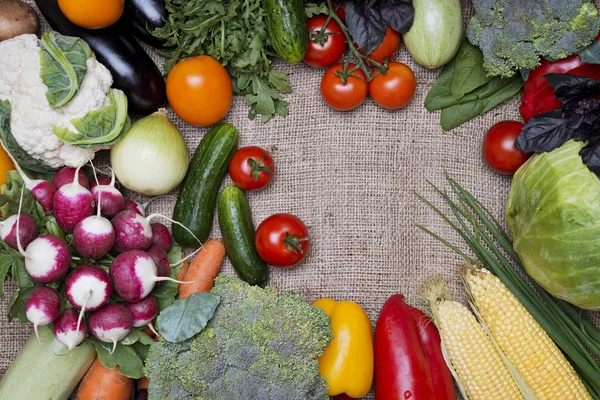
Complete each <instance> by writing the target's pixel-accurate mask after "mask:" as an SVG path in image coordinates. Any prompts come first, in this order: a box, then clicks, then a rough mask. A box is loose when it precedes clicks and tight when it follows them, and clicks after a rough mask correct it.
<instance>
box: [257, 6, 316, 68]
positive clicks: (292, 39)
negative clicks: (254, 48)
mask: <svg viewBox="0 0 600 400" xmlns="http://www.w3.org/2000/svg"><path fill="white" fill-rule="evenodd" d="M263 9H264V10H265V14H266V24H267V32H268V33H269V38H270V39H271V46H272V47H273V49H275V51H276V52H277V54H279V56H280V57H281V58H283V59H284V60H285V61H287V62H289V63H292V64H295V63H297V62H300V61H302V59H303V58H304V55H305V54H306V49H307V48H308V33H307V32H306V14H305V12H304V2H303V1H302V0H263Z"/></svg>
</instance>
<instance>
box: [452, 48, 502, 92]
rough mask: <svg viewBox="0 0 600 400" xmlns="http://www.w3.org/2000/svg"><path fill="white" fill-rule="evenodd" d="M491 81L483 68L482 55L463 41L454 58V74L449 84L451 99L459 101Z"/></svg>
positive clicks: (477, 49)
mask: <svg viewBox="0 0 600 400" xmlns="http://www.w3.org/2000/svg"><path fill="white" fill-rule="evenodd" d="M491 80H492V77H491V76H490V77H488V76H487V74H486V72H485V69H484V68H483V53H482V52H481V50H479V48H478V47H476V46H473V45H472V44H471V43H469V41H468V40H466V39H465V40H463V42H462V43H461V45H460V48H459V49H458V53H456V56H455V57H454V72H453V74H452V82H451V84H450V93H451V94H452V97H454V98H455V99H457V100H459V99H462V98H463V96H465V95H466V94H467V93H470V92H472V91H473V90H475V89H477V88H479V87H481V86H483V85H485V84H486V83H488V82H489V81H491Z"/></svg>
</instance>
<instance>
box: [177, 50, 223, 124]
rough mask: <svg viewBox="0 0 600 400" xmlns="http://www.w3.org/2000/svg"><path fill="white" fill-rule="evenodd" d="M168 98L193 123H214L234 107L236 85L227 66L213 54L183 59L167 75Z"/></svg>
mask: <svg viewBox="0 0 600 400" xmlns="http://www.w3.org/2000/svg"><path fill="white" fill-rule="evenodd" d="M167 98H168V99H169V103H170V104H171V107H172V108H173V111H175V114H177V115H178V116H179V118H181V119H182V120H184V121H185V122H187V123H188V124H190V125H195V126H210V125H213V124H215V123H217V122H219V121H220V120H221V119H223V117H224V116H225V115H226V114H227V112H228V111H229V109H230V108H231V101H232V99H233V86H232V85H231V78H230V77H229V74H228V73H227V70H226V69H225V67H223V66H222V65H221V63H220V62H218V61H217V60H215V59H214V58H212V57H210V56H198V57H194V58H189V59H187V60H183V61H180V62H179V63H177V65H175V66H174V67H173V69H171V71H170V72H169V75H168V76H167Z"/></svg>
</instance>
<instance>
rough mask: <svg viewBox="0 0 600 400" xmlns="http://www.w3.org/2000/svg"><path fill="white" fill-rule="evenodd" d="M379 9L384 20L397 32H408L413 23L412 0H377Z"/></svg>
mask: <svg viewBox="0 0 600 400" xmlns="http://www.w3.org/2000/svg"><path fill="white" fill-rule="evenodd" d="M379 11H380V12H381V17H382V18H383V20H384V22H386V23H387V25H389V26H391V27H392V29H393V30H395V31H396V32H398V33H405V32H408V30H409V29H410V27H411V26H412V24H413V18H414V16H415V8H414V6H413V2H412V0H379Z"/></svg>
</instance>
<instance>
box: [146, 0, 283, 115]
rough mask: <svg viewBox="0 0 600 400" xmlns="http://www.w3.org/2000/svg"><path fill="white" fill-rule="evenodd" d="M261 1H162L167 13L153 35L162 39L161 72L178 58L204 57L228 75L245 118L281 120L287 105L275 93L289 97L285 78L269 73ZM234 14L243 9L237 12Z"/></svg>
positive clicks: (271, 53)
mask: <svg viewBox="0 0 600 400" xmlns="http://www.w3.org/2000/svg"><path fill="white" fill-rule="evenodd" d="M261 3H262V2H261V0H208V1H205V0H190V1H186V2H182V1H180V0H167V1H166V7H167V10H168V11H169V13H170V16H169V18H168V20H167V21H166V24H165V26H164V27H162V28H158V29H156V30H155V31H154V32H153V34H154V36H156V37H158V38H161V39H164V40H166V44H165V46H166V47H170V48H169V49H166V50H161V51H160V53H161V55H163V56H165V58H166V60H165V69H166V70H167V71H169V70H170V69H171V68H172V67H173V66H174V65H175V63H177V62H178V61H179V60H181V59H184V58H187V57H193V56H197V55H202V54H207V55H210V56H212V57H214V58H216V59H217V60H219V61H220V62H221V63H222V64H223V66H225V67H226V68H227V70H228V71H229V75H230V76H231V79H232V83H233V89H234V92H235V93H236V94H240V95H244V96H245V97H246V102H247V103H248V104H249V105H250V106H251V107H250V112H249V117H250V118H254V117H255V116H257V115H260V116H261V117H262V120H263V121H265V122H266V121H268V120H269V119H270V118H271V117H272V116H274V115H281V116H286V115H287V114H288V103H287V102H285V101H284V100H282V99H281V97H280V94H281V93H290V92H291V87H290V85H289V83H288V82H287V76H286V75H285V74H283V73H281V72H276V71H274V70H273V69H272V66H271V59H272V58H273V57H274V54H275V53H274V52H273V50H272V49H271V48H270V43H269V40H268V35H267V29H266V25H265V13H264V11H263V9H262V6H261ZM240 10H243V12H241V11H240Z"/></svg>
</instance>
